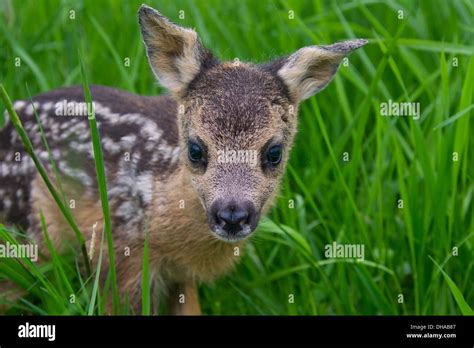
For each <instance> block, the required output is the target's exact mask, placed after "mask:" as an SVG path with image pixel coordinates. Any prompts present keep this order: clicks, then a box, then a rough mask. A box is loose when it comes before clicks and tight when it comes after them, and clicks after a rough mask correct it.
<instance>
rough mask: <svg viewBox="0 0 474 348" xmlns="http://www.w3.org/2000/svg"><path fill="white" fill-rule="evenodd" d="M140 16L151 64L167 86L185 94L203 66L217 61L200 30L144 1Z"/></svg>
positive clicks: (172, 91)
mask: <svg viewBox="0 0 474 348" xmlns="http://www.w3.org/2000/svg"><path fill="white" fill-rule="evenodd" d="M138 20H139V22H140V28H141V32H142V36H143V41H144V42H145V46H146V49H147V55H148V60H149V62H150V65H151V68H152V70H153V72H154V73H155V75H156V77H157V78H158V80H159V82H160V83H161V85H163V87H165V88H167V89H168V90H169V91H170V92H171V93H172V94H174V95H176V96H180V95H182V94H183V93H184V92H185V90H186V87H187V86H188V85H189V83H190V82H191V81H192V80H193V79H194V78H195V77H196V76H197V75H198V74H199V72H200V70H201V69H202V68H206V67H210V66H212V65H214V64H216V63H217V60H216V59H215V58H214V57H213V56H212V54H211V53H210V52H209V51H208V50H206V49H205V48H204V46H203V45H202V43H201V41H200V40H199V38H198V35H197V33H196V32H195V31H194V30H192V29H187V28H183V27H181V26H179V25H177V24H174V23H173V22H171V21H170V20H169V19H167V18H166V17H164V16H162V15H161V14H160V13H159V12H158V11H156V10H155V9H153V8H151V7H148V6H146V5H142V6H141V7H140V10H139V11H138Z"/></svg>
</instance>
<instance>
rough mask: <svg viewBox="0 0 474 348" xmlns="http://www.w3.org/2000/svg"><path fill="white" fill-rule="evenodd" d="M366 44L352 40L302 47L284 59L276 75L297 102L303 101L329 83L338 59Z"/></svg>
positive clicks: (364, 41)
mask: <svg viewBox="0 0 474 348" xmlns="http://www.w3.org/2000/svg"><path fill="white" fill-rule="evenodd" d="M366 43H367V40H363V39H356V40H349V41H343V42H338V43H335V44H333V45H329V46H308V47H303V48H301V49H299V50H298V51H296V52H295V53H293V54H292V55H291V56H289V57H288V58H286V59H285V60H284V61H283V63H282V65H281V67H280V68H279V69H278V71H277V74H278V76H279V77H280V78H281V79H282V80H283V82H284V83H285V84H286V86H287V87H288V89H289V90H290V93H291V94H292V95H293V96H294V98H295V99H296V100H297V101H302V100H305V99H307V98H309V97H311V96H312V95H314V94H316V93H318V92H319V91H321V90H322V89H323V88H324V87H326V86H327V85H328V84H329V82H331V80H332V78H333V76H334V74H335V73H336V71H337V68H338V67H339V63H340V62H341V60H342V59H343V58H344V57H345V56H346V55H348V54H349V53H351V52H352V51H354V50H356V49H357V48H359V47H362V46H363V45H365V44H366Z"/></svg>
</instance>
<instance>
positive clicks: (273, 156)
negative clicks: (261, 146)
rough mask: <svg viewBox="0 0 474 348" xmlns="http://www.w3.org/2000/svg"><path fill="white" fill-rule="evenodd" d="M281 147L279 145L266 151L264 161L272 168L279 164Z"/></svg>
mask: <svg viewBox="0 0 474 348" xmlns="http://www.w3.org/2000/svg"><path fill="white" fill-rule="evenodd" d="M282 152H283V147H282V146H281V145H273V146H272V147H270V148H269V149H268V150H267V156H266V160H267V162H268V163H269V164H271V165H272V166H276V165H278V164H279V163H280V162H281V157H282Z"/></svg>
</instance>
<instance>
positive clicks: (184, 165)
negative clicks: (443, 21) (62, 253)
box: [0, 5, 366, 314]
mask: <svg viewBox="0 0 474 348" xmlns="http://www.w3.org/2000/svg"><path fill="white" fill-rule="evenodd" d="M139 23H140V27H141V32H142V36H143V41H144V43H145V46H146V51H147V56H148V60H149V63H150V66H151V69H152V71H153V72H154V74H155V75H156V77H157V79H158V81H159V82H160V83H161V84H162V85H163V86H164V87H165V88H167V89H168V90H169V92H170V94H169V95H163V96H153V97H148V96H137V95H132V94H129V93H126V92H123V91H119V90H117V89H113V88H107V87H99V86H93V87H91V91H92V97H93V100H94V108H95V114H96V121H97V124H98V127H99V130H100V134H101V140H102V141H101V143H102V149H103V154H104V162H105V164H104V165H105V170H106V176H107V185H108V192H107V193H108V199H109V202H110V207H111V219H112V231H113V238H114V248H115V252H116V258H117V259H116V266H117V278H118V280H117V282H118V287H119V290H120V292H121V294H122V295H123V296H124V295H125V294H128V296H129V300H130V302H131V304H132V305H133V306H134V308H136V309H137V310H139V308H140V305H141V277H142V275H141V267H142V259H143V254H142V251H143V245H144V238H145V228H146V226H148V231H149V262H150V275H151V278H152V284H151V286H152V291H153V293H154V296H153V300H154V301H155V303H154V307H157V306H156V304H157V301H158V300H159V299H160V298H164V297H167V298H168V306H169V308H168V310H169V312H170V313H172V314H199V313H200V307H199V302H198V295H197V288H196V283H197V282H206V281H211V280H213V279H215V278H216V277H217V276H219V275H221V274H223V273H224V272H226V271H227V270H229V269H230V268H231V267H232V265H233V264H234V263H235V261H236V259H237V257H235V256H234V248H235V247H241V246H243V244H244V243H245V240H246V238H248V237H249V236H250V235H251V234H252V232H253V231H254V230H255V228H256V227H257V224H258V221H259V218H260V217H261V216H262V215H263V214H265V213H266V212H267V211H268V209H269V207H270V206H271V204H272V201H273V199H274V196H275V194H276V192H277V188H278V184H279V180H280V178H281V177H282V174H283V172H284V170H285V164H286V162H287V160H288V156H289V153H290V148H291V146H292V143H293V138H294V136H295V132H296V128H297V114H298V105H299V103H300V102H301V101H303V100H305V99H307V98H309V97H311V96H312V95H314V94H315V93H317V92H319V91H320V90H322V89H323V88H324V87H325V86H327V85H328V83H329V82H330V81H331V79H332V77H333V75H334V74H335V73H336V71H337V69H338V66H339V64H340V62H341V60H342V59H343V57H344V56H346V55H347V54H349V53H350V52H352V51H353V50H355V49H357V48H359V47H361V46H362V45H364V44H365V43H366V41H365V40H362V39H355V40H350V41H344V42H340V43H336V44H332V45H328V46H308V47H304V48H301V49H299V50H298V51H296V52H295V53H293V54H291V55H289V56H287V57H283V58H279V59H276V60H274V61H272V62H269V63H266V64H251V63H235V62H220V61H219V60H218V59H216V58H215V57H214V56H213V54H212V53H211V52H210V51H208V50H207V49H205V48H204V46H203V44H202V43H201V41H200V40H199V38H198V35H197V34H196V32H195V31H193V30H191V29H186V28H183V27H180V26H178V25H176V24H174V23H172V22H171V21H170V20H168V19H167V18H165V17H163V16H162V15H161V14H160V13H159V12H157V11H156V10H154V9H152V8H150V7H147V6H145V5H142V7H141V8H140V10H139ZM33 100H34V106H35V108H36V110H37V111H38V115H39V118H40V120H41V123H42V126H43V128H44V132H45V135H46V138H47V140H48V143H49V146H50V148H51V152H52V156H53V158H54V161H55V163H56V165H57V167H58V171H59V173H60V176H61V182H62V186H63V191H64V192H65V196H66V197H67V200H68V201H69V200H74V205H75V207H74V209H71V211H72V213H73V215H74V218H75V220H76V222H77V224H78V226H79V227H80V229H81V231H82V232H83V233H84V236H85V239H86V243H87V245H89V243H93V244H94V245H96V247H95V249H96V250H97V249H98V248H99V244H100V243H99V240H100V238H95V240H94V238H92V226H93V225H94V224H96V223H98V227H97V231H100V230H101V225H102V219H103V217H102V210H101V206H100V199H99V195H98V189H97V179H96V175H95V167H94V159H93V152H92V145H91V141H90V133H89V130H88V122H87V117H78V116H79V114H80V112H79V111H80V110H81V107H80V105H81V103H84V96H83V91H82V88H81V87H68V88H61V89H57V90H54V91H51V92H47V93H44V94H41V95H38V96H36V97H34V98H33ZM14 107H15V109H16V111H17V113H18V114H19V115H20V118H21V119H22V121H23V124H24V127H25V130H26V131H27V132H28V134H29V136H30V139H31V140H32V143H33V145H34V147H35V150H36V151H37V153H38V154H39V156H40V158H41V159H42V160H44V163H45V165H46V166H47V168H49V170H50V174H51V176H52V172H51V167H48V164H47V163H48V152H47V151H46V149H45V148H44V146H43V143H42V139H41V135H40V132H39V129H38V124H37V123H36V121H35V118H34V116H33V114H34V111H33V105H31V103H30V102H29V101H17V102H15V103H14ZM68 115H69V116H75V117H68ZM86 116H87V113H86ZM0 154H1V160H2V162H1V166H0V197H1V199H0V219H1V221H2V222H4V223H7V224H10V225H13V224H15V225H18V226H21V227H22V228H24V229H25V230H27V231H29V232H31V234H32V235H34V236H36V237H37V240H38V242H39V241H40V240H41V239H42V238H41V226H40V223H39V210H40V209H41V211H42V213H43V215H44V217H45V221H46V223H47V228H48V232H49V234H50V236H51V239H52V241H53V243H54V245H55V246H56V247H57V248H64V247H65V246H67V245H68V244H70V241H71V238H73V235H72V233H71V230H70V228H69V227H68V224H67V223H66V221H65V219H64V218H63V216H62V215H61V213H60V211H59V209H58V208H57V206H56V204H55V203H54V201H53V199H52V198H51V197H50V194H49V192H48V190H47V189H46V186H45V185H44V183H43V181H42V179H41V177H40V176H39V175H38V173H37V172H36V170H35V167H34V165H33V162H32V160H31V159H30V158H29V157H28V155H27V154H26V152H25V151H24V149H23V147H22V145H21V142H20V139H19V136H18V134H17V133H16V132H15V130H14V127H13V126H12V125H11V123H9V124H8V125H7V126H6V127H5V128H4V129H3V130H2V131H1V133H0ZM17 157H18V158H20V159H21V160H18V158H17ZM96 226H97V224H96ZM125 248H129V249H128V250H129V251H130V252H129V253H124V249H125ZM96 254H98V253H96ZM94 261H95V262H96V261H97V255H96V257H94ZM104 262H105V263H106V262H107V257H104ZM107 267H108V265H107V264H105V266H104V268H105V269H107ZM180 294H181V295H184V297H183V296H181V298H182V299H184V303H181V302H183V301H178V298H179V295H180Z"/></svg>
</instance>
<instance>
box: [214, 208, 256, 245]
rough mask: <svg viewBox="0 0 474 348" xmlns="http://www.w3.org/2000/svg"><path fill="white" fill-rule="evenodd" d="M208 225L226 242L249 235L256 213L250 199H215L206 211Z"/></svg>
mask: <svg viewBox="0 0 474 348" xmlns="http://www.w3.org/2000/svg"><path fill="white" fill-rule="evenodd" d="M208 214H209V215H208V220H209V227H210V228H211V230H212V231H213V232H214V233H215V234H216V235H217V236H218V237H219V238H220V239H223V240H225V241H228V242H233V241H238V240H240V239H243V238H245V237H247V236H248V235H250V234H251V233H252V232H253V231H254V230H255V227H256V226H257V221H258V216H257V215H258V214H257V213H256V210H255V206H254V204H253V203H252V202H250V201H243V202H236V201H230V202H224V201H222V200H217V201H215V202H214V203H213V204H212V205H211V209H210V211H209V213H208Z"/></svg>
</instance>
